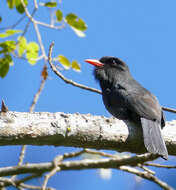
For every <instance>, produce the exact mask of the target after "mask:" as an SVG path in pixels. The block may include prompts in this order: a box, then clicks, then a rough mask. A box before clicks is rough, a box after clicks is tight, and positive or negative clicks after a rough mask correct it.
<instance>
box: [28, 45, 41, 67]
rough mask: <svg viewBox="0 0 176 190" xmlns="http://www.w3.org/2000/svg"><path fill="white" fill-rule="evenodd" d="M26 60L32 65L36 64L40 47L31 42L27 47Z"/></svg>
mask: <svg viewBox="0 0 176 190" xmlns="http://www.w3.org/2000/svg"><path fill="white" fill-rule="evenodd" d="M26 50H27V51H26V58H27V60H28V62H29V63H30V64H35V63H36V59H37V57H38V52H39V46H38V44H37V43H35V42H30V43H28V44H27V46H26Z"/></svg>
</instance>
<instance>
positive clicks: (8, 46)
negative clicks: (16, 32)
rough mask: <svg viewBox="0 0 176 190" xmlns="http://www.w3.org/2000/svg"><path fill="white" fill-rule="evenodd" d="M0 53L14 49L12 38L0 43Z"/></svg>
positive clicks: (14, 43) (14, 44)
mask: <svg viewBox="0 0 176 190" xmlns="http://www.w3.org/2000/svg"><path fill="white" fill-rule="evenodd" d="M0 47H1V48H2V49H1V50H0V53H11V52H12V51H14V50H15V49H16V42H15V41H12V40H7V41H4V42H1V43H0Z"/></svg>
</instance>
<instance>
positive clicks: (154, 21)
mask: <svg viewBox="0 0 176 190" xmlns="http://www.w3.org/2000/svg"><path fill="white" fill-rule="evenodd" d="M59 6H60V9H61V10H62V11H63V13H64V14H65V15H66V14H67V13H70V12H73V13H75V14H77V15H78V16H80V17H81V18H82V19H84V21H85V22H86V23H87V25H88V30H87V31H86V37H85V38H79V37H78V36H76V35H75V33H74V32H73V31H72V30H71V29H70V28H69V27H67V28H65V29H63V30H62V31H55V30H51V29H46V28H43V27H40V31H41V35H42V39H43V43H44V46H45V48H46V51H48V47H49V44H50V43H51V42H52V41H54V42H55V46H54V50H53V56H57V55H58V54H63V55H65V56H66V57H67V58H69V59H70V60H74V59H76V60H78V61H79V63H80V64H81V70H82V71H81V72H80V73H77V72H74V71H72V70H69V71H63V72H62V73H63V74H64V75H65V76H66V77H68V78H71V79H72V80H75V81H76V82H79V83H82V84H86V85H88V86H91V87H95V88H99V86H98V84H97V83H96V82H95V81H94V78H93V76H92V71H93V67H92V66H91V65H89V64H87V63H84V59H86V58H100V57H102V56H105V55H110V56H117V57H120V58H121V59H122V60H124V61H125V62H126V63H127V64H128V65H129V67H130V70H131V72H132V75H133V76H134V78H135V79H136V80H138V81H139V82H140V83H141V84H142V85H143V86H144V87H146V88H147V89H149V90H150V91H151V92H152V93H154V94H155V95H156V96H157V97H158V99H159V101H160V104H161V105H163V106H168V107H173V108H174V107H175V108H176V101H175V94H176V88H175V87H174V86H175V71H176V56H175V54H176V53H175V49H176V35H175V34H176V24H175V18H176V11H175V7H176V1H174V0H170V1H164V0H155V1H152V0H148V1H140V0H133V1H131V0H126V1H119V0H118V1H113V0H109V1H106V0H101V1H100V0H96V1H95V0H87V1H82V0H74V1H68V0H63V2H62V4H61V5H59ZM1 7H3V9H1V12H0V16H2V17H3V19H4V21H3V22H2V23H1V24H0V27H1V26H5V25H10V23H14V22H15V21H16V20H17V19H18V18H19V14H17V13H16V11H15V10H11V11H9V9H8V8H7V6H6V1H5V0H4V1H1ZM30 10H31V7H30ZM7 15H8V18H7ZM14 15H15V16H14ZM36 16H37V18H38V19H39V20H42V21H48V11H47V9H46V8H44V7H40V9H39V11H38V13H37V14H36ZM23 24H24V23H22V24H21V25H19V27H17V29H21V27H22V28H23V26H24V25H23ZM26 38H27V39H28V41H37V38H36V35H35V32H34V30H33V26H32V25H30V28H29V30H28V32H27V34H26ZM0 40H1V39H0ZM42 66H43V61H40V62H38V63H37V64H36V65H34V66H31V65H30V64H29V63H27V62H26V61H24V60H19V59H15V60H14V66H12V67H11V68H10V71H9V73H8V75H7V76H6V77H5V78H4V79H0V86H1V92H0V99H2V98H3V99H4V100H5V102H6V104H7V105H8V107H9V109H10V110H14V111H28V110H29V106H30V104H31V101H32V98H33V95H34V94H35V92H36V91H37V89H38V87H39V84H40V72H41V69H42ZM35 111H47V112H66V113H75V112H80V113H91V114H94V115H105V116H110V114H109V113H108V112H107V111H106V110H105V108H104V105H103V103H102V100H101V96H100V95H98V94H95V93H92V92H89V91H85V90H80V89H78V88H76V87H72V86H70V85H67V84H65V83H64V82H63V81H61V80H60V79H59V78H57V77H56V76H55V75H54V74H53V72H52V71H51V70H49V79H48V80H47V82H46V85H45V89H44V91H43V93H42V94H41V96H40V99H39V102H38V103H37V105H36V109H35ZM166 118H167V120H173V119H175V115H174V114H171V113H166ZM19 149H20V147H0V151H1V152H2V153H3V154H2V153H1V155H2V158H1V161H0V163H1V165H6V164H7V161H8V162H10V163H13V164H15V163H16V161H17V158H16V155H17V154H18V153H17V151H19ZM69 150H72V148H63V147H61V148H59V147H58V148H54V147H29V150H28V151H27V156H26V161H32V162H39V161H48V160H51V159H52V158H53V156H54V155H56V154H58V153H63V152H64V151H69ZM160 162H162V163H166V162H164V161H162V160H160ZM168 163H170V164H171V163H175V158H173V157H170V161H169V162H168ZM156 171H158V173H157V174H158V176H160V177H161V178H162V179H163V180H167V181H168V182H169V184H171V185H173V186H174V187H176V183H175V180H174V178H175V177H176V175H175V172H174V171H173V170H169V171H168V170H158V169H156ZM68 179H69V181H70V183H68ZM41 182H42V181H40V183H41ZM49 184H50V185H53V184H54V187H56V188H57V189H62V190H69V189H71V188H72V189H74V190H79V189H82V188H84V189H102V190H103V189H107V188H110V189H112V190H113V189H117V188H118V189H130V190H131V189H133V188H135V181H134V176H133V175H128V174H126V173H124V172H119V171H114V172H113V176H112V179H111V180H109V181H104V180H102V179H101V178H100V177H99V176H98V174H97V171H96V170H90V171H76V172H73V171H71V172H62V173H60V174H58V175H57V177H54V178H53V179H52V180H51V181H50V183H49ZM138 188H139V189H142V190H145V189H149V188H152V189H160V188H159V187H157V186H155V185H154V184H153V183H150V182H146V181H142V182H141V184H140V186H139V187H138Z"/></svg>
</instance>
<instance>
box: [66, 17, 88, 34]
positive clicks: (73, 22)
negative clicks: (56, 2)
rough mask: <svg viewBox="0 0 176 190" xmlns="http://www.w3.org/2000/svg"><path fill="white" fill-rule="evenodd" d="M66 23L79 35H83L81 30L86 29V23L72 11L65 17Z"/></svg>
mask: <svg viewBox="0 0 176 190" xmlns="http://www.w3.org/2000/svg"><path fill="white" fill-rule="evenodd" d="M65 19H66V22H67V24H69V25H70V27H71V29H72V30H73V31H74V32H75V33H76V34H77V35H78V36H79V37H85V34H84V33H83V31H85V30H86V29H87V25H86V23H85V22H84V21H83V20H82V19H81V18H78V16H76V15H75V14H73V13H69V14H67V15H66V17H65Z"/></svg>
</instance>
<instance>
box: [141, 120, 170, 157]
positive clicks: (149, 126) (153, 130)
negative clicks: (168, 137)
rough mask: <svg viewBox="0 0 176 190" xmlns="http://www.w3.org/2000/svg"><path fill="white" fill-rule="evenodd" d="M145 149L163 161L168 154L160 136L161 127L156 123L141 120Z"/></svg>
mask: <svg viewBox="0 0 176 190" xmlns="http://www.w3.org/2000/svg"><path fill="white" fill-rule="evenodd" d="M141 124H142V129H143V136H144V145H145V147H146V149H147V150H148V151H149V152H150V153H153V154H158V155H160V156H161V157H162V158H164V159H166V160H167V159H168V152H167V148H166V145H165V142H164V140H163V137H162V134H161V126H160V124H159V123H158V122H157V121H152V120H148V119H145V118H141Z"/></svg>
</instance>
